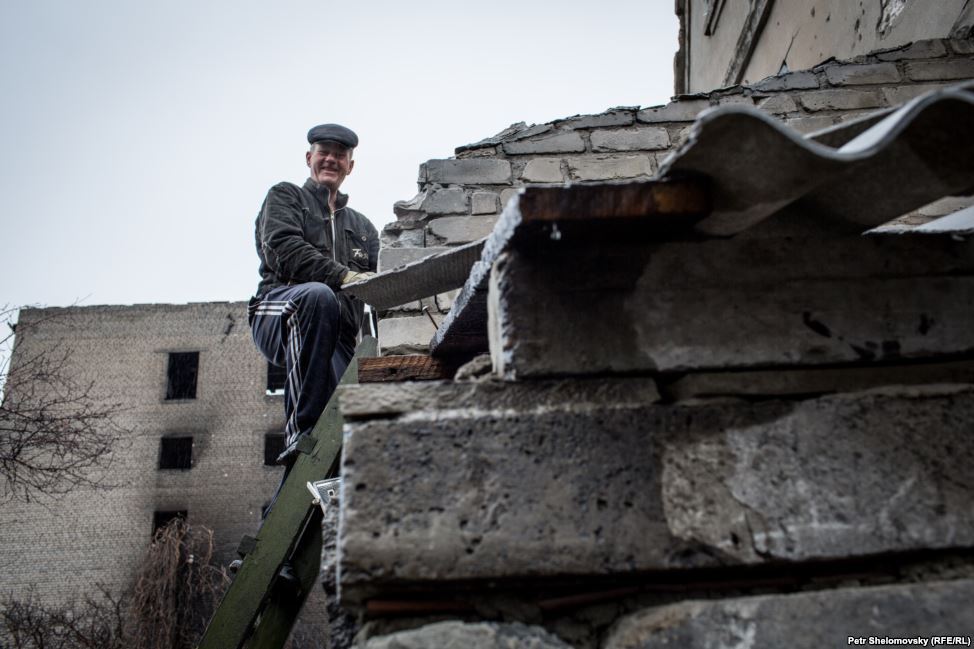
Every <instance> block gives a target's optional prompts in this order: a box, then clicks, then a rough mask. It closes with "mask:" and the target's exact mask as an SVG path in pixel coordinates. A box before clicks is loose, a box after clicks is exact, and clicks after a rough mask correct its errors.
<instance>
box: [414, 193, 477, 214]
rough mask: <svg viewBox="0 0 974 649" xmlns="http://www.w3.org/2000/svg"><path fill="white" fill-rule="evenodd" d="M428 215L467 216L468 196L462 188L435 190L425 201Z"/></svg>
mask: <svg viewBox="0 0 974 649" xmlns="http://www.w3.org/2000/svg"><path fill="white" fill-rule="evenodd" d="M423 210H424V211H425V212H426V213H427V214H465V213H466V211H467V194H466V192H464V191H463V190H462V189H460V188H456V187H453V188H449V189H434V190H433V191H432V192H430V193H429V195H428V196H427V197H426V200H424V201H423Z"/></svg>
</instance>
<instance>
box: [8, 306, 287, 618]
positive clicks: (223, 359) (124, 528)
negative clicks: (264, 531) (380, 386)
mask: <svg viewBox="0 0 974 649" xmlns="http://www.w3.org/2000/svg"><path fill="white" fill-rule="evenodd" d="M55 345H60V346H61V347H62V348H63V349H67V350H70V352H71V361H70V369H71V371H72V372H74V373H75V374H76V375H77V376H78V377H79V378H81V379H85V380H90V381H94V382H95V389H96V391H97V393H98V395H99V396H100V398H103V399H105V400H106V401H114V402H120V403H121V404H122V406H123V408H124V409H123V410H122V411H121V413H120V415H119V417H118V418H117V421H118V423H119V424H121V425H122V426H123V427H125V428H129V429H131V431H132V432H131V435H130V436H129V437H128V438H127V439H126V440H125V444H123V445H122V446H120V447H119V448H118V449H117V451H116V453H115V456H114V461H113V464H112V472H111V476H110V479H111V481H112V482H114V483H116V484H118V486H117V487H116V488H114V489H110V490H106V491H101V492H93V491H91V490H82V491H77V492H75V493H70V494H68V495H66V496H64V497H60V498H57V499H56V500H50V501H43V500H39V501H36V502H31V503H29V504H25V503H21V502H16V501H14V502H8V503H5V504H4V505H3V506H2V507H0V565H2V566H3V573H4V576H3V592H4V593H10V592H12V593H22V592H23V591H24V590H25V589H26V588H28V587H30V586H32V585H33V586H36V588H37V591H38V594H39V595H40V596H41V597H42V598H44V599H45V600H48V601H59V600H66V599H70V598H71V597H73V596H76V595H78V594H79V593H80V592H82V591H84V590H85V589H88V588H90V587H91V586H92V585H93V584H96V583H103V584H105V585H107V586H108V587H110V588H112V589H113V590H117V589H120V588H123V587H125V586H127V585H129V581H130V580H131V578H132V576H133V574H134V571H135V569H136V566H137V564H138V561H139V559H140V558H141V556H142V553H143V552H144V549H145V547H146V545H147V544H148V542H149V538H150V535H151V533H152V527H153V512H154V511H156V510H187V511H188V519H189V522H190V523H200V524H203V525H206V526H207V527H210V528H211V529H213V530H214V532H215V539H216V543H217V554H218V556H219V558H220V559H221V560H223V561H226V560H229V559H230V558H231V555H233V553H234V550H235V549H236V546H237V543H238V542H239V540H240V537H241V536H242V535H243V534H253V533H254V532H255V530H256V528H257V525H258V523H259V520H260V513H261V506H262V505H263V504H264V503H265V502H266V501H267V500H268V498H269V497H270V495H271V494H272V493H273V490H274V488H275V487H276V484H277V482H278V480H279V478H280V471H281V469H280V468H279V467H268V466H264V464H263V458H264V455H263V445H264V434H265V433H267V432H272V431H274V432H279V431H280V430H281V426H282V421H283V408H282V404H281V397H274V396H266V395H265V386H266V367H267V365H266V363H265V362H264V360H263V359H262V358H261V357H260V356H259V354H258V353H257V351H256V350H255V349H254V346H253V343H252V342H251V340H250V331H249V328H248V327H247V316H246V304H245V303H242V302H216V303H207V304H189V305H179V306H176V305H140V306H96V307H72V308H64V309H27V310H24V311H22V312H21V316H20V325H19V327H18V335H17V347H16V349H15V352H14V355H13V357H12V359H11V360H12V363H13V364H16V363H18V362H19V359H21V358H25V357H26V356H27V355H29V354H30V353H31V352H32V351H35V350H39V349H44V348H51V347H53V346H55ZM183 351H198V352H199V375H198V384H197V398H196V399H192V400H170V401H167V400H166V399H165V396H166V373H167V363H168V354H169V352H183ZM168 434H181V435H192V436H193V439H194V443H193V463H192V468H191V469H189V470H159V469H158V468H157V467H158V456H159V444H160V442H159V440H160V438H161V437H162V436H164V435H168Z"/></svg>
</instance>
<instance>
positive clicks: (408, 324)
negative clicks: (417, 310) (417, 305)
mask: <svg viewBox="0 0 974 649" xmlns="http://www.w3.org/2000/svg"><path fill="white" fill-rule="evenodd" d="M434 333H436V329H435V328H434V327H433V323H432V322H430V320H429V318H427V317H426V316H425V315H423V316H406V317H402V318H384V319H382V320H380V321H379V348H380V351H381V353H382V354H383V355H384V356H391V355H398V354H428V353H429V346H430V340H432V338H433V334H434Z"/></svg>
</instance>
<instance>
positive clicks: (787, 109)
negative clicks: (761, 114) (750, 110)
mask: <svg viewBox="0 0 974 649" xmlns="http://www.w3.org/2000/svg"><path fill="white" fill-rule="evenodd" d="M758 108H760V109H761V110H763V111H765V112H768V113H772V114H775V115H780V114H783V113H793V112H795V111H796V110H798V104H796V103H795V100H794V99H792V98H791V96H790V95H785V94H779V95H772V96H771V97H768V98H766V99H762V100H760V101H758Z"/></svg>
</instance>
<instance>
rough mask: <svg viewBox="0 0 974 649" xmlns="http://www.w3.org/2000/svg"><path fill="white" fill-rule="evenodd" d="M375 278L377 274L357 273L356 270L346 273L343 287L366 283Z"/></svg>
mask: <svg viewBox="0 0 974 649" xmlns="http://www.w3.org/2000/svg"><path fill="white" fill-rule="evenodd" d="M373 277H375V273H371V272H364V273H357V272H355V271H354V270H350V271H348V272H347V273H345V277H343V278H342V286H345V285H346V284H351V283H352V282H364V281H365V280H367V279H372V278H373Z"/></svg>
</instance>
